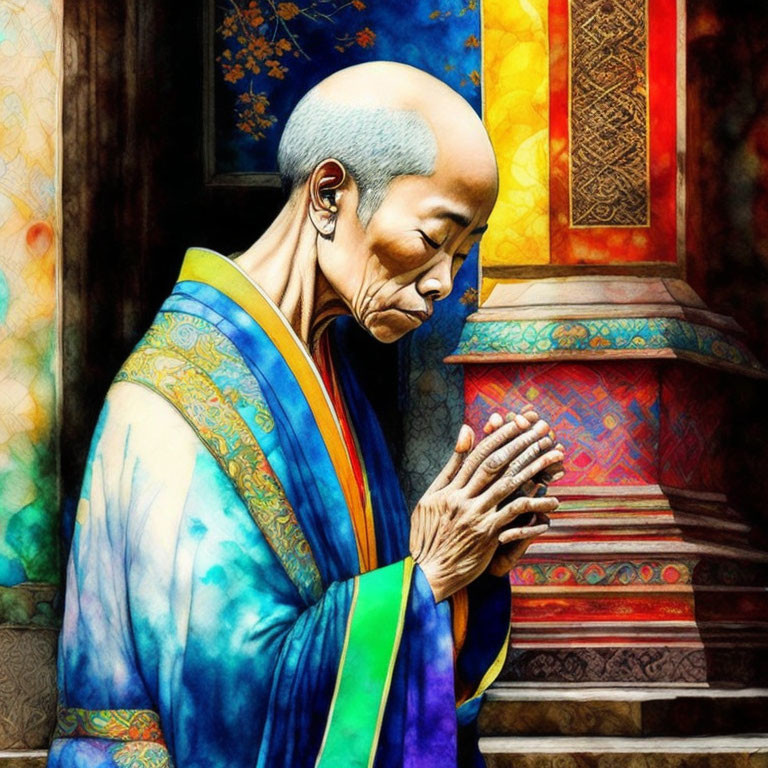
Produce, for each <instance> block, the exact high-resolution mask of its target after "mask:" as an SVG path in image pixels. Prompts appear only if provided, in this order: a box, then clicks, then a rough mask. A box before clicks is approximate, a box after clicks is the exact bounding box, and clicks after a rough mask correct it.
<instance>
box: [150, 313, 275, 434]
mask: <svg viewBox="0 0 768 768" xmlns="http://www.w3.org/2000/svg"><path fill="white" fill-rule="evenodd" d="M143 345H146V346H147V347H149V348H151V349H168V348H170V349H174V350H176V351H177V352H180V353H181V354H183V355H184V357H185V359H187V360H189V361H190V362H193V361H194V364H195V365H196V366H198V367H199V368H200V369H201V370H203V371H205V373H207V374H208V376H210V377H211V379H213V380H215V381H216V383H217V386H218V388H219V389H220V390H221V393H222V394H223V395H224V397H225V398H226V399H227V401H228V402H230V403H232V405H234V406H236V407H237V408H238V409H240V410H243V409H247V411H248V413H249V414H250V415H251V416H252V418H253V420H254V422H255V423H256V425H257V426H258V427H259V429H261V430H262V431H263V432H271V431H272V430H273V429H274V427H275V423H274V421H273V419H272V414H271V413H270V412H269V408H268V407H267V401H266V400H265V399H264V395H263V394H262V392H261V389H260V387H259V384H258V382H257V381H256V379H255V378H254V377H253V376H252V375H251V372H250V370H249V369H248V367H247V366H246V364H245V362H244V361H243V359H242V358H241V357H240V353H239V352H238V351H237V348H236V347H235V345H234V344H233V343H232V342H231V341H230V340H229V339H228V338H227V337H226V336H224V334H222V333H218V332H217V331H216V330H215V329H214V328H213V326H212V325H211V324H210V323H208V322H206V321H205V320H201V319H200V318H199V317H195V316H194V315H189V314H185V313H183V312H162V313H161V314H160V315H159V318H158V320H156V321H155V324H154V325H153V326H152V327H151V328H150V329H149V331H147V334H146V336H145V337H144V341H143Z"/></svg>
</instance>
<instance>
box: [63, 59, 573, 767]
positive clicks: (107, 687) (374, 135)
mask: <svg viewBox="0 0 768 768" xmlns="http://www.w3.org/2000/svg"><path fill="white" fill-rule="evenodd" d="M279 166H280V171H281V173H282V175H283V177H284V179H285V181H286V183H287V184H288V185H289V187H290V197H289V199H288V202H287V203H286V205H285V207H284V208H283V210H282V211H281V213H280V214H279V215H278V217H277V218H276V220H275V221H274V223H273V224H272V225H271V226H270V228H269V229H268V230H267V232H266V233H265V234H264V235H263V236H262V237H261V238H260V239H259V240H258V241H257V242H256V243H254V244H253V245H252V246H251V247H250V248H249V249H248V250H247V251H245V252H244V253H243V254H242V255H241V256H240V257H239V258H237V259H236V260H235V261H232V260H230V259H227V258H225V257H223V256H220V255H219V254H216V253H213V252H211V251H206V250H201V249H192V250H190V251H189V252H188V253H187V255H186V258H185V260H184V263H183V266H182V268H181V275H180V278H179V282H178V283H177V285H176V287H175V288H174V290H173V293H172V294H171V295H170V297H169V298H168V299H167V301H166V302H165V304H164V305H163V306H162V308H161V309H160V312H159V314H158V315H157V318H156V319H155V321H154V324H153V325H152V326H151V328H150V329H149V331H148V332H147V334H146V335H145V336H144V338H143V339H142V340H141V342H140V343H139V344H138V346H137V347H136V349H135V350H134V352H133V353H132V354H131V356H130V358H129V359H128V361H127V362H126V363H125V365H124V366H123V368H122V369H121V371H120V372H119V374H118V375H117V378H116V380H115V383H114V385H113V386H112V388H111V389H110V391H109V393H108V395H107V399H106V403H105V406H104V410H103V412H102V415H101V417H100V419H99V422H98V425H97V427H96V433H95V435H94V438H93V443H92V448H91V453H90V457H89V461H88V466H87V471H86V475H85V479H84V483H83V490H82V495H81V499H80V502H79V506H78V510H77V521H76V527H75V531H74V538H73V543H72V552H71V556H70V560H69V565H68V571H67V592H66V609H65V616H64V625H63V629H62V633H61V647H60V656H59V682H60V698H61V702H60V713H59V721H58V725H57V732H56V734H55V739H54V742H53V745H52V748H51V752H50V761H49V765H50V766H55V767H56V768H64V766H84V767H85V766H87V767H93V766H159V765H171V764H172V765H175V766H176V767H177V768H190V767H191V766H200V767H201V768H202V767H203V766H205V767H206V768H210V767H211V766H213V767H221V768H225V767H226V768H254V767H258V768H280V767H283V768H303V767H304V766H307V767H310V766H320V767H321V768H337V767H340V766H344V767H345V768H357V767H358V766H359V767H361V768H367V767H368V766H372V765H375V766H380V767H381V768H395V766H407V767H408V768H448V767H449V766H455V765H456V762H457V756H456V755H457V747H456V743H457V735H456V734H457V727H458V723H460V722H463V721H464V720H466V719H468V718H471V716H472V714H473V711H474V710H475V709H476V707H473V704H474V702H476V701H477V698H478V696H480V694H481V692H482V691H483V689H484V688H485V687H486V686H487V685H488V684H489V683H490V681H491V680H492V679H493V677H494V676H495V674H496V673H497V672H498V670H499V668H500V665H501V662H502V660H503V655H504V651H505V647H506V643H507V632H508V623H509V622H508V619H509V607H510V606H509V601H510V590H509V583H508V579H507V572H508V570H509V568H510V567H511V566H512V565H513V564H514V562H515V560H516V558H517V557H518V556H519V555H520V553H521V552H522V550H523V549H524V547H525V545H526V544H527V543H528V542H529V541H530V540H531V538H532V537H533V536H535V535H536V534H538V533H541V532H542V531H543V530H545V529H546V527H547V522H546V518H545V513H547V512H550V511H552V510H553V509H555V508H556V506H557V500H556V499H554V498H551V497H547V496H546V495H545V496H543V497H539V498H535V497H534V496H536V495H537V492H538V491H540V490H542V485H541V484H540V483H539V482H538V481H540V480H541V481H543V482H544V483H546V482H547V481H548V480H551V479H555V478H556V476H557V475H558V474H559V473H560V466H561V462H562V459H563V454H562V450H561V446H557V445H554V444H553V440H552V436H551V434H550V430H549V427H548V425H547V424H546V423H544V422H543V421H541V420H539V419H538V417H537V416H536V414H534V413H531V412H529V413H526V414H524V415H520V414H516V415H510V417H509V418H508V419H507V420H506V421H505V420H503V419H502V418H500V417H499V416H494V417H493V418H491V420H490V421H489V423H488V425H487V427H486V430H485V431H486V433H487V434H486V436H485V437H484V438H483V439H482V440H480V441H479V442H478V444H477V445H476V446H474V447H473V433H472V430H470V429H469V428H468V427H466V426H465V427H463V428H462V430H461V433H460V434H459V437H458V441H457V445H456V451H455V453H454V454H453V456H452V457H451V458H450V460H449V462H448V464H447V465H446V467H445V468H444V470H443V471H442V472H441V473H440V475H439V477H437V478H436V480H435V481H434V483H433V484H432V486H431V487H430V488H429V489H428V490H427V492H426V493H425V494H424V497H423V498H422V499H421V501H420V502H419V503H418V505H417V506H416V508H415V510H413V511H412V513H411V514H409V512H408V510H406V508H405V507H404V504H403V500H402V497H401V495H400V492H399V489H398V487H397V482H396V479H395V473H394V470H393V467H392V464H391V462H390V459H389V457H388V455H387V452H386V448H385V446H384V442H383V439H382V435H381V432H380V430H379V427H378V425H377V423H376V420H375V418H374V417H373V416H372V414H371V411H370V407H369V406H368V405H367V403H366V400H365V397H364V395H363V393H362V392H361V391H360V389H359V388H358V384H357V382H356V380H355V378H354V376H353V375H352V373H351V371H350V369H349V367H348V365H347V363H348V360H347V359H346V358H345V355H344V350H343V339H341V340H339V339H334V338H333V336H334V334H335V326H336V325H337V324H336V323H332V321H333V320H334V319H335V318H337V317H338V316H339V315H348V316H351V317H352V318H353V319H354V321H356V322H357V323H358V324H359V325H361V326H362V327H363V328H365V329H366V330H367V331H368V333H370V334H371V335H372V336H373V337H374V338H376V339H378V340H379V341H382V342H392V341H395V340H396V339H399V338H400V337H402V336H403V335H404V334H405V333H407V332H408V331H410V330H412V329H414V328H416V327H417V326H418V325H420V324H421V323H423V322H424V321H425V320H427V318H429V316H430V314H431V313H432V309H433V305H434V302H436V301H438V300H440V299H442V298H444V297H445V296H447V295H448V293H449V292H450V290H451V285H452V279H453V274H454V272H455V270H456V268H457V264H458V263H459V262H460V261H461V259H462V258H463V257H464V256H465V255H466V254H467V252H468V251H469V249H470V248H471V247H472V246H473V245H474V244H475V243H476V242H477V241H478V239H479V238H480V236H481V235H482V233H483V232H484V230H485V228H486V221H487V219H488V215H489V214H490V212H491V209H492V207H493V205H494V202H495V198H496V187H497V173H496V164H495V160H494V155H493V151H492V148H491V145H490V142H489V140H488V137H487V135H486V133H485V130H484V129H483V126H482V124H481V122H480V120H479V119H478V118H477V116H476V115H475V113H474V112H473V111H472V109H471V108H470V107H469V105H468V104H467V103H466V102H464V101H463V100H462V99H461V97H459V96H458V95H457V94H456V93H454V92H453V91H452V90H451V89H450V88H448V87H447V86H445V85H444V84H442V83H441V82H439V81H438V80H436V79H434V78H432V77H430V76H428V75H426V74H425V73H423V72H420V71H418V70H415V69H413V68H410V67H406V66H403V65H397V64H392V63H383V62H378V63H372V64H365V65H361V66H357V67H352V68H349V69H347V70H343V71H341V72H338V73H336V74H334V75H333V76H331V77H329V78H328V79H327V80H325V81H323V82H322V83H320V84H319V85H318V86H317V87H315V88H314V89H313V90H312V91H310V92H309V93H308V94H307V95H306V96H305V97H304V99H302V101H301V102H300V103H299V104H298V106H297V107H296V109H295V111H294V112H293V114H292V116H291V118H290V119H289V121H288V123H287V124H286V127H285V132H284V134H283V137H282V140H281V144H280V150H279ZM339 342H341V344H342V346H340V343H339ZM521 515H525V518H526V519H525V521H524V522H525V523H526V524H525V525H517V526H516V525H515V522H516V519H517V520H518V521H520V516H521ZM457 707H458V709H457Z"/></svg>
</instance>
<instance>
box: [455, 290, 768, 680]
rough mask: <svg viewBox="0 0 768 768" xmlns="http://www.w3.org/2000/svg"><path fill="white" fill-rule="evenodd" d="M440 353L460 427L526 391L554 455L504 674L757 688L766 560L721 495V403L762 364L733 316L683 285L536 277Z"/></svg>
mask: <svg viewBox="0 0 768 768" xmlns="http://www.w3.org/2000/svg"><path fill="white" fill-rule="evenodd" d="M450 359H451V360H453V361H456V362H462V363H464V364H465V381H466V384H465V394H466V415H467V419H468V421H469V423H470V424H472V425H473V426H475V427H479V426H480V425H481V424H482V423H483V422H484V421H485V420H486V419H487V417H488V415H489V414H490V413H492V412H493V411H506V410H518V409H519V408H520V407H521V406H522V405H523V404H524V403H529V402H530V403H533V404H534V405H535V406H536V408H537V410H539V411H540V412H541V413H542V414H544V415H545V416H546V417H547V418H548V419H549V420H550V422H551V423H552V424H553V426H554V428H555V430H556V431H557V435H558V438H559V439H560V441H561V442H563V444H564V445H565V446H566V451H567V470H568V474H567V476H566V478H565V479H564V480H563V481H562V483H561V485H560V486H559V487H558V488H557V489H555V490H553V492H554V493H556V494H557V496H558V497H559V498H560V499H561V501H562V505H561V507H560V509H559V510H558V512H557V513H555V515H553V521H552V528H551V530H550V532H549V533H548V534H547V535H545V536H544V537H542V539H541V540H540V541H539V542H538V543H536V544H534V545H533V546H532V547H531V548H530V550H529V553H528V555H527V556H526V558H525V560H524V561H523V562H521V564H520V566H519V567H518V568H517V569H515V571H514V572H513V574H512V584H513V593H514V600H513V613H512V635H511V648H510V655H509V659H508V662H507V666H506V668H505V671H504V673H503V676H504V677H506V679H512V680H517V681H520V680H523V681H525V680H528V681H533V680H537V681H543V682H547V683H622V684H659V683H667V684H704V683H713V682H718V683H729V684H734V683H741V684H747V683H749V684H754V683H755V682H757V681H758V680H760V679H764V681H768V663H767V662H766V658H767V657H768V653H766V649H767V648H768V624H766V622H765V618H764V617H765V616H766V615H768V591H766V589H765V586H766V585H768V555H767V554H766V553H765V552H762V551H759V550H757V549H755V548H753V547H752V546H750V543H749V533H750V529H749V526H748V525H747V523H746V522H745V521H744V520H743V519H742V517H741V516H740V515H739V514H738V513H737V512H735V511H734V510H733V509H731V508H730V507H729V505H728V501H727V499H726V497H725V495H724V487H725V484H724V467H725V462H724V447H723V443H724V437H725V434H726V431H727V429H728V426H729V424H728V409H727V405H726V402H725V399H724V396H725V394H726V393H727V392H729V391H730V389H731V388H732V385H733V382H734V379H733V377H734V376H737V375H749V376H763V375H764V371H763V369H762V368H761V367H760V366H759V364H758V363H757V361H756V360H755V359H754V358H753V357H752V356H751V355H750V353H749V352H748V350H747V349H746V347H745V346H744V344H743V341H742V339H741V334H740V331H739V329H738V327H737V326H736V325H735V323H733V322H732V321H731V320H729V319H727V318H724V317H721V316H718V315H714V314H713V313H710V312H708V311H707V310H706V308H705V307H704V305H703V304H702V302H701V301H700V300H699V299H698V297H696V296H695V294H693V293H692V292H691V291H690V289H689V288H688V287H687V286H686V285H685V284H684V283H682V282H680V281H675V280H662V279H655V278H608V277H598V278H587V277H585V278H567V279H556V280H539V281H536V282H533V283H518V284H514V285H508V286H499V287H497V288H496V290H495V292H494V294H493V295H492V296H491V298H490V300H489V301H488V302H487V303H486V304H485V305H484V306H483V308H482V309H481V310H480V311H479V312H478V313H476V314H475V315H474V316H472V317H471V318H470V321H469V322H468V323H467V325H466V327H465V329H464V334H463V336H462V340H461V342H460V344H459V348H458V349H457V351H456V354H455V356H454V357H452V358H450Z"/></svg>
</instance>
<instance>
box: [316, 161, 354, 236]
mask: <svg viewBox="0 0 768 768" xmlns="http://www.w3.org/2000/svg"><path fill="white" fill-rule="evenodd" d="M346 180H347V172H346V170H345V168H344V166H343V165H342V164H341V163H340V162H339V161H338V160H334V159H333V158H329V159H328V160H323V162H322V163H320V164H319V165H318V166H317V167H316V168H315V170H314V171H312V175H311V176H310V177H309V218H310V219H311V221H312V223H313V224H314V225H315V229H317V231H318V232H319V233H320V234H321V235H322V236H323V237H328V238H333V235H334V232H335V231H336V218H337V214H338V211H339V203H340V198H341V191H340V190H341V188H342V187H343V186H344V184H345V182H346Z"/></svg>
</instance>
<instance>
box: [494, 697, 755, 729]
mask: <svg viewBox="0 0 768 768" xmlns="http://www.w3.org/2000/svg"><path fill="white" fill-rule="evenodd" d="M479 728H480V733H481V735H483V736H617V737H669V736H684V737H688V736H708V735H712V734H720V735H735V734H749V733H768V689H766V688H743V689H716V688H666V687H664V688H573V687H570V688H559V687H550V686H539V687H536V688H533V687H527V686H515V685H511V686H509V685H508V686H504V685H503V684H502V685H496V686H494V687H493V688H491V689H490V690H489V691H488V693H487V694H486V701H485V704H484V706H483V708H482V710H481V712H480V718H479Z"/></svg>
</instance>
